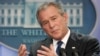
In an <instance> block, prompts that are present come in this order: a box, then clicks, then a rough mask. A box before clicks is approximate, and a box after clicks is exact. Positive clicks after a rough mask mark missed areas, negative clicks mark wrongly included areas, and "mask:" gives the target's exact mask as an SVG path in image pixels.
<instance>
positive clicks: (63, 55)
mask: <svg viewBox="0 0 100 56" xmlns="http://www.w3.org/2000/svg"><path fill="white" fill-rule="evenodd" d="M60 54H61V56H67V55H66V51H65V49H64V48H61V49H60Z"/></svg>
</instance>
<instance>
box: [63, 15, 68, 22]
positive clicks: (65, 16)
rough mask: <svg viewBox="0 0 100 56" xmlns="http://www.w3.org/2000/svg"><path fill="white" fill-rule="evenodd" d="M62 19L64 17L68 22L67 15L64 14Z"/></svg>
mask: <svg viewBox="0 0 100 56" xmlns="http://www.w3.org/2000/svg"><path fill="white" fill-rule="evenodd" d="M63 17H64V19H65V21H66V22H68V14H67V13H64V14H63Z"/></svg>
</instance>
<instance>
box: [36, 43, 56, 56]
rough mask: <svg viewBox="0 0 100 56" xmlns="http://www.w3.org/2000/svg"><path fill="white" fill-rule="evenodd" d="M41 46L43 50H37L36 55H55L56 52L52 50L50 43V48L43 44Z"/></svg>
mask: <svg viewBox="0 0 100 56" xmlns="http://www.w3.org/2000/svg"><path fill="white" fill-rule="evenodd" d="M41 48H42V49H43V50H37V56H56V53H55V51H54V47H53V45H52V44H51V45H50V48H48V47H45V46H43V45H42V46H41Z"/></svg>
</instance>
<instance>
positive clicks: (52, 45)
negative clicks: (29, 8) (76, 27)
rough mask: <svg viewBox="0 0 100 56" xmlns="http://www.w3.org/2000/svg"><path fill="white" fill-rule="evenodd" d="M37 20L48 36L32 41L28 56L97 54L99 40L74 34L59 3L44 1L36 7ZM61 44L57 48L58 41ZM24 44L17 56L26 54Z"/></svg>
mask: <svg viewBox="0 0 100 56" xmlns="http://www.w3.org/2000/svg"><path fill="white" fill-rule="evenodd" d="M37 20H38V22H39V23H40V26H41V27H42V28H43V30H44V31H45V32H46V33H47V35H48V36H49V37H47V38H46V39H45V40H42V41H39V42H36V43H34V44H33V45H32V46H31V49H30V54H29V56H99V51H100V46H99V42H98V41H97V40H96V39H95V38H93V37H90V36H84V35H81V34H76V33H73V32H71V31H70V29H69V28H68V26H67V24H68V15H67V14H66V13H64V11H63V9H62V8H61V6H60V5H59V4H56V3H54V2H49V3H44V4H43V5H42V6H40V7H39V8H38V11H37ZM59 41H60V42H61V43H62V44H61V45H60V47H59V50H58V44H57V43H58V42H59ZM26 54H27V51H26V46H25V45H24V44H22V45H21V46H20V48H19V54H18V55H19V56H26Z"/></svg>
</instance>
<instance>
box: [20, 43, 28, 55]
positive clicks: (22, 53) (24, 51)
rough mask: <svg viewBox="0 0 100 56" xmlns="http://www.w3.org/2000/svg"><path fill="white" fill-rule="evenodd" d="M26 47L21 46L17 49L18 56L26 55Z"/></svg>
mask: <svg viewBox="0 0 100 56" xmlns="http://www.w3.org/2000/svg"><path fill="white" fill-rule="evenodd" d="M26 49H27V48H26V45H25V44H21V45H20V47H19V49H18V56H26V55H27V50H26Z"/></svg>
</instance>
